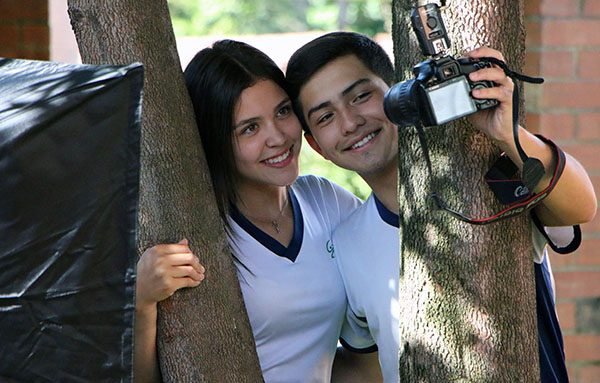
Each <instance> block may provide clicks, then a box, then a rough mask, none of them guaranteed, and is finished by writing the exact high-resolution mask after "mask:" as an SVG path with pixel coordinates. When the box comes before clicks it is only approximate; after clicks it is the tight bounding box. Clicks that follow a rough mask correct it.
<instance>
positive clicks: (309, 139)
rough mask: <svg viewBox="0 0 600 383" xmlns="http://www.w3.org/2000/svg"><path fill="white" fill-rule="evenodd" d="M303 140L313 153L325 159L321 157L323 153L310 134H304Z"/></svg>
mask: <svg viewBox="0 0 600 383" xmlns="http://www.w3.org/2000/svg"><path fill="white" fill-rule="evenodd" d="M304 138H305V139H306V142H308V144H309V145H310V147H311V148H313V149H314V150H315V152H317V153H319V154H320V155H321V156H323V157H325V156H324V155H323V151H322V150H321V147H320V146H319V144H317V141H316V140H315V138H314V137H313V135H312V134H310V133H304Z"/></svg>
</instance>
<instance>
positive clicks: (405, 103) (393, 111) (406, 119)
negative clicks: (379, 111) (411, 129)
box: [383, 79, 421, 127]
mask: <svg viewBox="0 0 600 383" xmlns="http://www.w3.org/2000/svg"><path fill="white" fill-rule="evenodd" d="M420 86H421V84H420V83H419V82H418V81H416V80H415V79H412V80H408V81H403V82H399V83H397V84H396V85H394V86H392V87H391V88H390V89H388V91H387V92H386V94H385V96H384V98H383V110H384V112H385V115H386V116H387V118H388V119H389V120H390V121H391V122H393V123H394V124H396V125H398V126H399V127H407V126H414V125H415V124H417V123H418V122H419V120H420V116H419V109H418V105H417V101H418V99H419V95H418V93H419V88H420Z"/></svg>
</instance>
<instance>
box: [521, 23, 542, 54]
mask: <svg viewBox="0 0 600 383" xmlns="http://www.w3.org/2000/svg"><path fill="white" fill-rule="evenodd" d="M525 32H526V38H525V45H526V46H527V47H529V48H532V47H539V46H540V45H541V44H542V24H541V23H540V22H539V21H534V20H527V21H525Z"/></svg>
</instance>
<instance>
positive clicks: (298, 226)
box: [230, 188, 304, 262]
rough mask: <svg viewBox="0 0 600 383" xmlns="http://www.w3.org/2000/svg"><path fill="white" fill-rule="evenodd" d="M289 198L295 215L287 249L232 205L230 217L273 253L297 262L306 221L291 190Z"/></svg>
mask: <svg viewBox="0 0 600 383" xmlns="http://www.w3.org/2000/svg"><path fill="white" fill-rule="evenodd" d="M288 198H289V199H290V201H291V203H292V213H293V214H294V234H293V236H292V240H291V241H290V244H289V246H288V247H285V246H284V245H282V244H281V243H280V242H279V241H277V240H276V239H275V238H273V237H271V236H270V235H269V234H267V233H265V232H264V231H262V230H261V229H260V228H258V227H257V226H256V225H254V224H253V223H252V222H250V220H248V218H246V217H244V215H243V214H242V213H241V212H240V211H239V210H238V208H237V207H236V206H235V205H231V211H230V216H231V218H232V219H233V220H234V221H235V223H237V224H238V225H240V227H241V228H242V229H243V230H244V231H245V232H246V233H248V234H250V235H251V236H252V238H254V239H256V240H257V241H258V242H260V243H261V244H262V245H263V246H264V247H266V248H267V249H269V250H270V251H271V252H273V253H275V254H277V255H279V256H280V257H285V258H287V259H289V260H290V261H292V262H295V261H296V258H297V257H298V253H300V248H301V247H302V239H303V238H304V219H303V218H302V209H300V204H299V203H298V199H297V198H296V195H295V194H294V192H293V190H292V189H291V188H290V189H289V192H288Z"/></svg>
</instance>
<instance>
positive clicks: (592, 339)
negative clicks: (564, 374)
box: [564, 334, 600, 362]
mask: <svg viewBox="0 0 600 383" xmlns="http://www.w3.org/2000/svg"><path fill="white" fill-rule="evenodd" d="M564 340H565V354H566V356H567V359H568V360H569V361H571V362H572V361H593V360H598V359H600V335H590V334H585V335H583V334H582V335H565V339H564Z"/></svg>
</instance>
